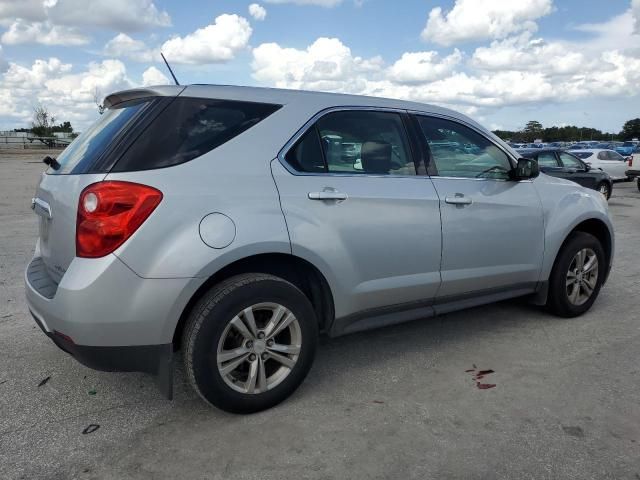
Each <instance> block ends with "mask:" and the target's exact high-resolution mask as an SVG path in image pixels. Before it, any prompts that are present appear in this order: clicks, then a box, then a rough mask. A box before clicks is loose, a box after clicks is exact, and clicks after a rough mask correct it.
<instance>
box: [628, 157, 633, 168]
mask: <svg viewBox="0 0 640 480" xmlns="http://www.w3.org/2000/svg"><path fill="white" fill-rule="evenodd" d="M627 161H628V162H629V166H630V167H633V155H631V156H630V157H629V158H627Z"/></svg>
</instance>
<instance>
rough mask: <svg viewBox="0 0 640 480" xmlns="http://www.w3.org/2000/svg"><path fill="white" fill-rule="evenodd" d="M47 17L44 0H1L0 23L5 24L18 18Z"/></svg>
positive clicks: (38, 18) (39, 18)
mask: <svg viewBox="0 0 640 480" xmlns="http://www.w3.org/2000/svg"><path fill="white" fill-rule="evenodd" d="M46 17H47V16H46V13H45V10H44V4H43V1H42V0H0V23H2V24H3V25H8V24H10V23H11V22H13V21H14V20H16V19H18V18H22V19H24V20H32V21H40V20H45V19H46Z"/></svg>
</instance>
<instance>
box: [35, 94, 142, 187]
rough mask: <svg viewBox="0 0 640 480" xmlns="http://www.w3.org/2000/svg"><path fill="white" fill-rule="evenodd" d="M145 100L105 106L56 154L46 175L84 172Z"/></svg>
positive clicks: (139, 109)
mask: <svg viewBox="0 0 640 480" xmlns="http://www.w3.org/2000/svg"><path fill="white" fill-rule="evenodd" d="M148 104H149V101H148V100H138V101H135V102H128V103H126V104H123V106H121V107H119V106H116V107H115V108H111V109H108V110H106V111H105V112H104V114H103V115H102V116H100V118H99V119H98V120H97V121H96V122H95V123H94V124H93V125H92V126H90V127H89V128H87V129H86V130H85V131H84V132H82V134H80V136H78V138H76V139H75V140H74V141H73V142H71V144H70V145H69V146H68V147H67V148H66V149H65V150H64V152H62V153H61V154H60V156H59V157H58V158H57V161H58V163H59V164H60V168H58V169H57V170H54V169H53V168H49V169H48V171H47V173H48V174H50V175H64V174H78V173H86V172H87V171H88V170H90V168H91V165H93V164H94V162H95V161H96V160H98V158H99V157H100V156H101V155H102V154H103V153H104V152H105V151H106V149H107V148H108V147H109V146H110V145H111V142H112V141H113V139H114V138H116V137H117V136H119V134H120V133H121V132H122V131H123V130H124V128H125V127H126V126H127V125H128V124H129V121H130V120H131V119H132V118H133V117H134V116H135V115H136V114H137V113H138V112H140V111H141V110H142V109H143V108H144V107H145V106H146V105H148Z"/></svg>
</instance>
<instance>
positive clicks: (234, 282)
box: [183, 274, 318, 413]
mask: <svg viewBox="0 0 640 480" xmlns="http://www.w3.org/2000/svg"><path fill="white" fill-rule="evenodd" d="M317 338H318V325H317V320H316V317H315V312H314V310H313V308H312V306H311V304H310V302H309V300H308V299H307V297H306V296H305V295H304V294H303V293H302V292H301V291H300V290H299V289H298V288H296V287H295V286H294V285H292V284H291V283H289V282H287V281H285V280H283V279H281V278H278V277H274V276H271V275H265V274H244V275H238V276H236V277H232V278H230V279H228V280H226V281H224V282H222V283H220V284H219V285H216V286H215V287H213V288H212V289H211V290H210V291H209V292H208V293H207V294H206V295H205V296H204V297H203V298H202V299H201V300H200V302H199V303H198V304H197V306H196V307H195V308H194V310H193V312H192V313H191V315H190V317H189V319H188V323H187V327H186V330H185V335H184V337H183V352H184V362H185V368H186V372H187V377H188V379H189V381H190V383H191V385H192V386H193V388H194V389H195V390H196V391H197V392H198V393H199V394H200V396H201V397H202V398H203V399H204V400H205V401H207V402H208V403H210V404H212V405H215V406H216V407H218V408H221V409H223V410H226V411H228V412H235V413H250V412H257V411H260V410H264V409H267V408H270V407H273V406H274V405H276V404H278V403H280V402H281V401H283V400H284V399H286V398H287V397H288V396H289V395H291V394H292V393H293V392H294V391H295V389H296V388H297V387H298V386H299V385H300V383H301V382H302V381H303V380H304V378H305V377H306V375H307V373H308V372H309V369H310V368H311V364H312V363H313V358H314V356H315V349H316V343H317Z"/></svg>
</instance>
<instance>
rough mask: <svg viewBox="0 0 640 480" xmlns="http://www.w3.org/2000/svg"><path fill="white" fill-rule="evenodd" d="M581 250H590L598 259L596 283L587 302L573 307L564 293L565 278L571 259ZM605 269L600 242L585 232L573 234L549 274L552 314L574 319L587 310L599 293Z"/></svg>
mask: <svg viewBox="0 0 640 480" xmlns="http://www.w3.org/2000/svg"><path fill="white" fill-rule="evenodd" d="M583 248H591V249H592V250H593V251H594V252H595V254H596V256H597V258H598V282H597V284H596V287H595V288H594V290H593V293H592V294H591V297H590V298H589V300H587V301H586V302H585V303H583V304H582V305H574V304H572V303H571V302H570V301H569V297H568V295H567V292H566V278H567V272H568V270H569V266H570V265H571V262H572V261H573V257H574V256H575V255H576V253H577V252H578V251H579V250H582V249H583ZM606 269H607V262H606V255H605V252H604V249H603V248H602V245H601V243H600V241H599V240H598V239H597V238H596V237H594V236H593V235H591V234H588V233H585V232H575V233H573V234H572V235H571V237H569V239H568V240H567V241H566V243H565V245H564V246H563V247H562V249H561V251H560V253H559V254H558V257H557V259H556V263H555V265H554V266H553V270H552V272H551V277H550V280H549V303H548V306H549V307H550V308H551V310H552V311H553V313H555V314H557V315H561V316H563V317H576V316H578V315H582V314H583V313H584V312H586V311H587V310H589V309H590V308H591V306H592V305H593V303H594V302H595V301H596V298H597V297H598V294H599V293H600V288H601V287H602V283H603V281H604V278H605V275H606Z"/></svg>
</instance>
